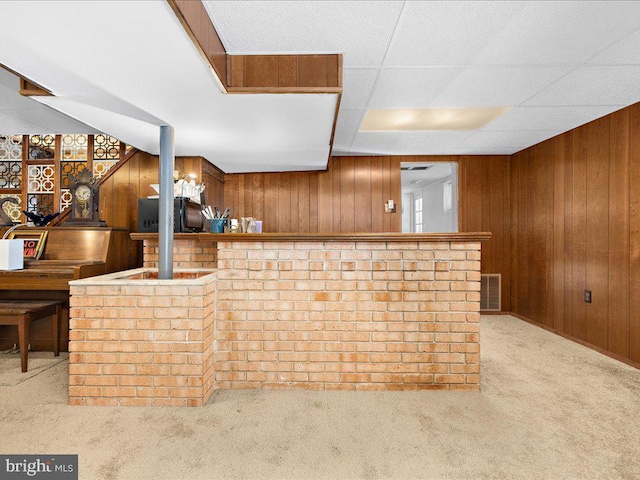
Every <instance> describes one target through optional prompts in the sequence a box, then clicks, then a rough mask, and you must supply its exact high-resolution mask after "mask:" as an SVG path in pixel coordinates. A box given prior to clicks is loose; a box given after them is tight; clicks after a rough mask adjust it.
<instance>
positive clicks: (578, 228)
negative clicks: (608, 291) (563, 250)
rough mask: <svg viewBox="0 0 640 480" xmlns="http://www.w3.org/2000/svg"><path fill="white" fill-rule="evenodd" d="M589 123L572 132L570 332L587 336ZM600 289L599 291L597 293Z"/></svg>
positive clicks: (581, 337)
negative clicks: (571, 287) (585, 295)
mask: <svg viewBox="0 0 640 480" xmlns="http://www.w3.org/2000/svg"><path fill="white" fill-rule="evenodd" d="M587 130H588V129H587V126H583V127H580V128H577V129H576V130H575V131H574V134H573V153H574V156H573V171H574V173H575V175H574V176H573V218H572V227H573V232H572V235H573V256H572V264H573V282H572V283H573V289H572V292H571V295H572V302H573V303H572V311H573V318H572V322H571V334H572V335H573V336H574V337H577V338H579V339H580V340H585V341H586V338H587V311H586V305H585V302H584V297H583V293H584V290H585V289H586V287H587V198H586V195H587V175H586V172H587V145H588V131H587ZM598 293H599V292H596V295H598Z"/></svg>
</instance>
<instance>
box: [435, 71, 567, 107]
mask: <svg viewBox="0 0 640 480" xmlns="http://www.w3.org/2000/svg"><path fill="white" fill-rule="evenodd" d="M572 68H573V67H521V66H517V67H516V66H513V67H467V68H465V69H464V70H463V71H462V72H461V73H460V74H459V75H458V76H456V77H455V78H454V79H453V80H452V81H451V83H450V84H449V85H448V86H447V87H446V88H445V89H444V90H443V91H442V92H441V93H440V94H439V95H438V96H437V97H436V98H434V100H433V101H432V105H433V106H436V107H439V106H442V107H484V106H495V107H510V106H515V105H519V104H521V103H522V102H524V101H525V100H527V99H528V98H530V97H531V96H533V95H535V94H537V93H538V92H540V91H541V90H543V89H544V88H545V87H547V86H548V85H549V84H552V83H553V82H555V81H556V80H558V79H559V78H561V77H562V76H563V75H566V74H567V73H568V72H569V71H570V70H571V69H572Z"/></svg>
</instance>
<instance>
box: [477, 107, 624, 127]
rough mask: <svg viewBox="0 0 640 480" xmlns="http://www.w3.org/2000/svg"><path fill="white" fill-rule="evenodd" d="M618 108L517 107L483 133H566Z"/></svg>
mask: <svg viewBox="0 0 640 480" xmlns="http://www.w3.org/2000/svg"><path fill="white" fill-rule="evenodd" d="M619 108H620V107H618V106H603V107H580V106H576V107H516V108H514V109H513V110H511V111H510V112H507V113H505V114H504V115H502V116H501V117H499V118H497V119H496V120H494V121H493V122H491V123H490V124H488V125H486V126H485V127H483V128H482V131H497V130H558V131H563V132H566V131H567V130H571V129H572V128H575V127H579V126H580V125H584V124H585V123H588V122H590V121H592V120H595V119H596V118H600V117H604V116H605V115H608V114H610V113H612V112H615V111H616V110H618V109H619Z"/></svg>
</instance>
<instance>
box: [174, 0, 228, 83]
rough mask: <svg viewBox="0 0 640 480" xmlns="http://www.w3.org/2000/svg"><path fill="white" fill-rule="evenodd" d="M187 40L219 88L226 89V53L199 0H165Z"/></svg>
mask: <svg viewBox="0 0 640 480" xmlns="http://www.w3.org/2000/svg"><path fill="white" fill-rule="evenodd" d="M167 3H168V4H169V6H171V9H172V10H173V11H174V13H175V14H176V17H178V20H180V23H181V24H182V27H183V28H184V30H185V32H187V35H189V38H191V41H192V42H193V44H194V45H195V47H196V48H197V49H198V51H199V52H200V55H202V57H203V58H204V60H205V61H206V62H207V63H209V64H210V65H211V68H213V70H214V72H215V74H216V75H217V77H218V80H219V83H220V87H222V89H223V91H224V92H225V93H227V92H226V89H227V51H226V50H225V48H224V45H223V44H222V41H221V40H220V37H219V36H218V32H216V29H215V27H214V26H213V23H211V19H210V18H209V14H208V13H207V10H206V9H205V7H204V5H203V4H202V2H201V1H200V0H198V1H193V0H167Z"/></svg>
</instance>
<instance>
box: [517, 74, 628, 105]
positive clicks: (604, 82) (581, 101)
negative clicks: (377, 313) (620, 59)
mask: <svg viewBox="0 0 640 480" xmlns="http://www.w3.org/2000/svg"><path fill="white" fill-rule="evenodd" d="M638 101H640V66H617V67H603V66H599V67H595V66H593V67H591V66H590V67H581V68H578V69H576V70H574V71H573V72H571V73H570V74H569V75H567V76H566V77H564V78H562V79H561V80H559V81H558V82H556V83H554V84H553V85H550V86H549V87H548V88H546V89H544V90H543V91H541V92H540V93H539V94H537V95H535V96H534V97H533V98H531V99H529V100H528V101H526V102H525V103H524V105H527V106H531V105H546V106H556V105H583V106H586V105H592V106H593V105H620V106H626V105H631V104H633V103H636V102H638Z"/></svg>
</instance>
